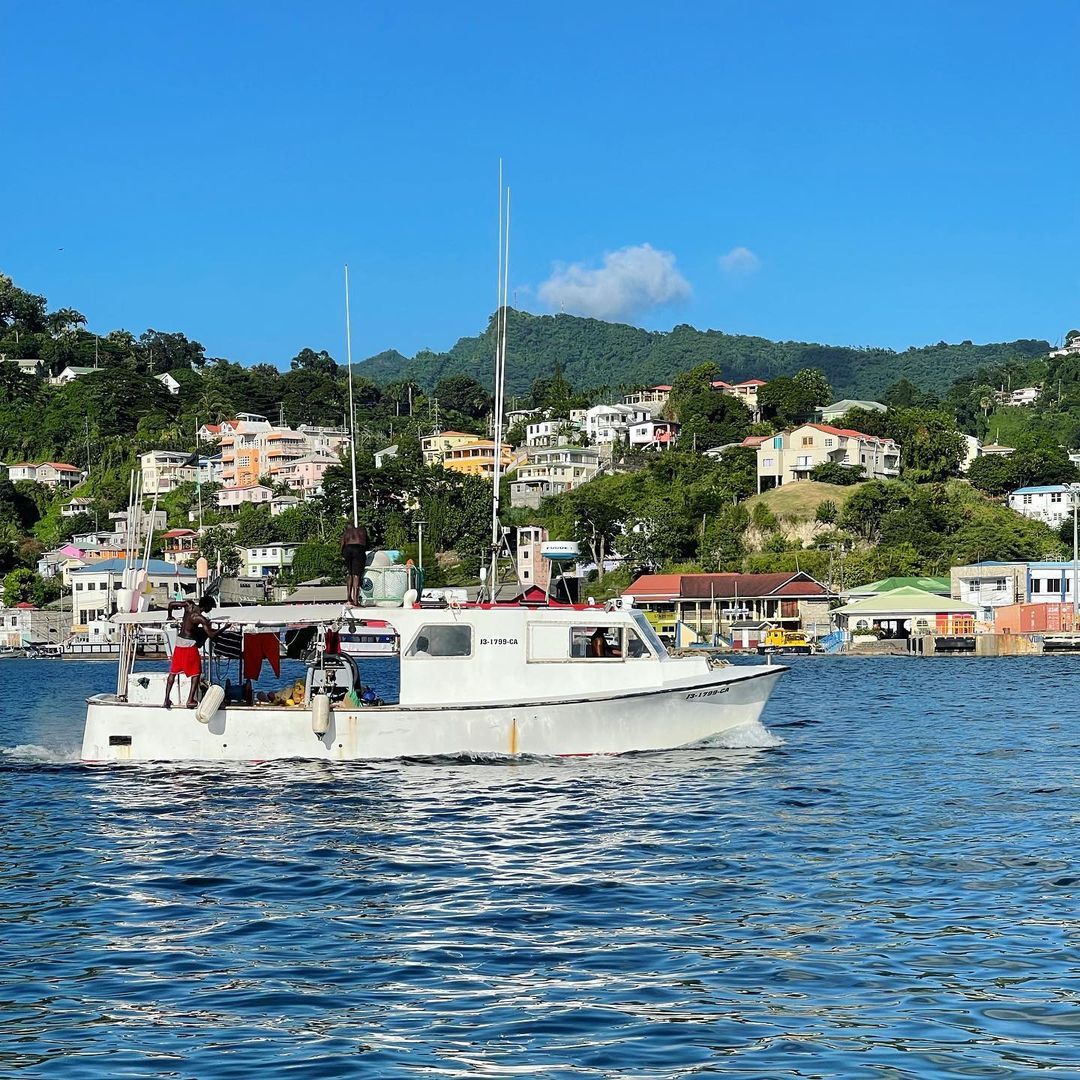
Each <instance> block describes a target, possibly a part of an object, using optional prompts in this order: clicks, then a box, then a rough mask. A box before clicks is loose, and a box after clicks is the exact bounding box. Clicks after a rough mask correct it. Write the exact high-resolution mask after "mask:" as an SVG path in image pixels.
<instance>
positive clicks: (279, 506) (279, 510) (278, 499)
mask: <svg viewBox="0 0 1080 1080" xmlns="http://www.w3.org/2000/svg"><path fill="white" fill-rule="evenodd" d="M303 501H304V500H303V499H301V498H300V496H299V495H275V496H274V497H273V498H272V499H271V500H270V516H271V517H277V516H278V514H284V513H285V511H286V510H292V509H293V507H296V506H299V505H300V504H301V503H302V502H303Z"/></svg>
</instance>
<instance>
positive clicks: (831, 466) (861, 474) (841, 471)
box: [810, 461, 865, 487]
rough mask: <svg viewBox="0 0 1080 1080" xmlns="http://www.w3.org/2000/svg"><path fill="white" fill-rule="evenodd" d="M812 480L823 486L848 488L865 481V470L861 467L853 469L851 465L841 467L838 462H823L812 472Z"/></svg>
mask: <svg viewBox="0 0 1080 1080" xmlns="http://www.w3.org/2000/svg"><path fill="white" fill-rule="evenodd" d="M810 479H811V480H817V481H818V483H821V484H837V485H839V486H841V487H848V486H849V485H851V484H858V483H861V481H862V480H863V479H865V470H864V469H863V467H862V466H861V465H859V466H858V467H857V468H852V467H851V466H850V465H841V464H840V463H839V462H837V461H823V462H821V464H820V465H815V466H814V467H813V468H812V469H811V470H810Z"/></svg>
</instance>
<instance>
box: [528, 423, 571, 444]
mask: <svg viewBox="0 0 1080 1080" xmlns="http://www.w3.org/2000/svg"><path fill="white" fill-rule="evenodd" d="M579 430H580V425H578V424H575V423H574V422H573V421H571V420H565V419H561V418H559V417H554V418H549V419H546V420H534V421H533V422H532V423H531V424H528V425H527V426H526V428H525V445H526V446H554V445H555V444H556V443H558V442H560V441H561V440H562V439H563V438H564V437H565V436H566V435H567V434H570V433H572V432H575V431H579Z"/></svg>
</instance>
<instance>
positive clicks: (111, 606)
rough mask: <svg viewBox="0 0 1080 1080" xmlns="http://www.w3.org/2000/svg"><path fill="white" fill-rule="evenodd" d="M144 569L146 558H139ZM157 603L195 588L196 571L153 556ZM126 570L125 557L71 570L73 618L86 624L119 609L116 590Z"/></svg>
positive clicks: (151, 576) (151, 573) (150, 572)
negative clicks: (144, 559)
mask: <svg viewBox="0 0 1080 1080" xmlns="http://www.w3.org/2000/svg"><path fill="white" fill-rule="evenodd" d="M136 566H137V568H138V569H140V570H141V569H143V560H141V559H139V560H137V562H136ZM145 569H146V572H147V574H146V576H147V580H148V581H149V583H150V586H151V588H152V595H153V600H154V603H155V606H158V607H161V606H163V605H164V604H166V603H168V601H169V600H170V599H172V598H174V597H176V596H179V595H187V594H190V593H191V592H193V591H194V589H195V571H194V570H191V569H189V568H188V567H184V566H177V565H176V564H175V563H169V562H165V560H164V559H150V560H149V562H148V563H147V564H146V566H145ZM123 574H124V560H123V559H103V560H102V561H100V562H92V563H87V565H86V566H83V567H80V568H78V569H75V570H72V571H71V575H70V577H71V589H72V593H71V595H72V622H73V624H74V625H75V626H86V625H87V624H88V623H92V622H96V621H97V620H99V619H107V618H108V617H109V616H110V615H112V614H114V613H115V612H116V594H117V591H118V590H119V588H120V585H121V582H122V580H123Z"/></svg>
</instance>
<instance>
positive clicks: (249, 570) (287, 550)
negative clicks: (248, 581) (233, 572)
mask: <svg viewBox="0 0 1080 1080" xmlns="http://www.w3.org/2000/svg"><path fill="white" fill-rule="evenodd" d="M299 546H300V545H299V544H261V545H259V546H257V547H254V546H253V547H242V548H241V549H240V567H241V570H240V572H241V574H242V575H243V576H244V577H254V578H259V577H275V576H277V575H278V574H280V573H281V571H282V570H285V569H287V568H288V567H290V566H292V562H293V557H294V556H295V555H296V549H297V548H298V547H299Z"/></svg>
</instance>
